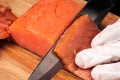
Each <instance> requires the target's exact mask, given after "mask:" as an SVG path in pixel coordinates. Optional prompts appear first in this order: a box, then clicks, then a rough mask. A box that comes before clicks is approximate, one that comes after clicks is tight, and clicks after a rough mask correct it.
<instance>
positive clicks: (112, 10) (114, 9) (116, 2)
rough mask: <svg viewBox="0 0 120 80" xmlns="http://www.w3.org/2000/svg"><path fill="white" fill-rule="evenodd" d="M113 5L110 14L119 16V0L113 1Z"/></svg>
mask: <svg viewBox="0 0 120 80" xmlns="http://www.w3.org/2000/svg"><path fill="white" fill-rule="evenodd" d="M85 1H90V0H85ZM113 2H114V3H115V6H114V7H113V8H112V9H111V10H110V12H112V13H114V14H116V15H118V16H120V0H113Z"/></svg>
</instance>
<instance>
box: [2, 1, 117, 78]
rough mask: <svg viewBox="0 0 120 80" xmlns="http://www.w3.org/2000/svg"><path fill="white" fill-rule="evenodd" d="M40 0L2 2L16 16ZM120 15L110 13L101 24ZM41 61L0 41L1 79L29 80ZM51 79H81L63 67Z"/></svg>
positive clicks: (104, 24)
mask: <svg viewBox="0 0 120 80" xmlns="http://www.w3.org/2000/svg"><path fill="white" fill-rule="evenodd" d="M37 1H38V0H0V3H2V4H4V5H6V6H9V7H10V8H11V9H12V12H13V13H14V14H15V15H16V16H18V17H19V16H20V15H22V14H23V13H24V12H25V11H26V10H28V9H29V8H30V7H31V6H32V5H33V4H35V3H36V2H37ZM78 1H82V0H78ZM118 18H119V16H116V15H114V14H112V13H108V14H107V16H106V17H105V18H104V20H103V21H102V24H101V26H103V27H105V26H107V25H108V24H112V23H114V22H115V21H116V20H117V19H118ZM40 61H41V57H39V56H37V55H35V54H34V53H32V52H30V51H28V50H26V49H24V48H22V47H20V46H19V45H17V44H15V43H13V42H9V41H8V40H1V41H0V80H28V77H29V76H30V74H31V73H32V72H33V70H34V69H35V67H36V66H37V65H38V63H39V62H40ZM51 80H80V78H78V77H76V76H74V75H73V74H72V73H70V72H67V71H65V70H63V69H61V70H60V71H59V72H58V73H57V74H56V75H55V76H54V77H53V78H52V79H51Z"/></svg>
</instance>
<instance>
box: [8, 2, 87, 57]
mask: <svg viewBox="0 0 120 80" xmlns="http://www.w3.org/2000/svg"><path fill="white" fill-rule="evenodd" d="M84 5H85V1H78V0H40V1H38V3H36V4H35V5H34V6H33V7H32V8H30V9H29V10H28V11H27V12H26V13H25V14H23V15H22V16H20V17H19V18H18V19H17V20H16V21H15V22H14V23H13V24H12V25H11V26H10V27H9V31H10V33H11V37H12V39H13V40H14V41H15V42H16V43H17V44H19V45H20V46H22V47H24V48H26V49H28V50H30V51H32V52H34V53H36V54H37V55H39V56H41V57H43V56H44V55H45V54H46V53H47V52H48V50H49V49H50V48H51V47H52V45H53V44H54V43H55V41H56V40H57V39H58V37H59V36H60V35H61V34H62V33H63V32H64V30H65V29H66V28H67V27H68V25H69V24H70V22H71V21H72V20H73V19H74V17H75V16H76V15H77V14H78V12H79V11H81V9H82V8H83V7H84Z"/></svg>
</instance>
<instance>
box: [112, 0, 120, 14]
mask: <svg viewBox="0 0 120 80" xmlns="http://www.w3.org/2000/svg"><path fill="white" fill-rule="evenodd" d="M114 1H115V6H114V7H113V8H112V9H111V12H112V13H114V14H116V15H118V16H120V0H114Z"/></svg>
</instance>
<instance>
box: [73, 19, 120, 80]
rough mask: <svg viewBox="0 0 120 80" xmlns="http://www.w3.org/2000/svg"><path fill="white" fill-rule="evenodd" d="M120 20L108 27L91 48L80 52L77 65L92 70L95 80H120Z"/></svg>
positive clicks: (97, 37) (96, 37) (76, 58)
mask: <svg viewBox="0 0 120 80" xmlns="http://www.w3.org/2000/svg"><path fill="white" fill-rule="evenodd" d="M119 60H120V19H119V20H118V21H117V22H115V23H114V24H112V25H108V26H107V27H106V28H105V29H104V30H103V31H101V32H100V33H99V34H98V35H96V36H95V38H94V39H93V40H92V42H91V48H89V49H84V50H82V51H80V52H79V53H78V54H77V55H76V57H75V63H76V64H77V65H78V66H79V67H81V68H84V69H87V68H91V67H93V69H92V72H91V75H92V77H93V79H94V80H120V62H119Z"/></svg>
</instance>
